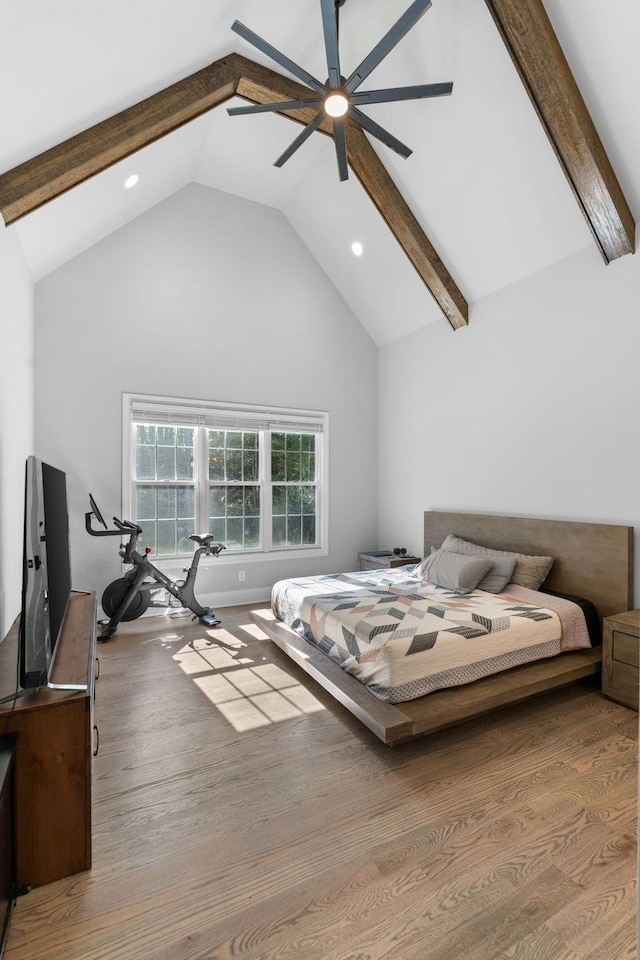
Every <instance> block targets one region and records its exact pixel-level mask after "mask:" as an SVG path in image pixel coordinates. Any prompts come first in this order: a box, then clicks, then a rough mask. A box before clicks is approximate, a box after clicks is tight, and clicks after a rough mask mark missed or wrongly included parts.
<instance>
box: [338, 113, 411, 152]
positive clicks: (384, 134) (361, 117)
mask: <svg viewBox="0 0 640 960" xmlns="http://www.w3.org/2000/svg"><path fill="white" fill-rule="evenodd" d="M348 115H349V116H350V117H351V119H352V120H355V122H356V123H358V124H359V125H360V126H361V127H362V129H363V130H366V131H367V133H370V134H371V136H372V137H376V139H378V140H380V141H381V142H382V143H384V144H385V146H387V147H390V148H391V149H392V150H395V152H396V153H399V154H400V156H401V157H404V158H405V159H406V158H407V157H410V156H411V154H412V153H413V150H410V149H409V147H407V146H406V145H405V144H404V143H402V141H401V140H398V139H397V138H396V137H394V136H393V134H391V133H389V131H388V130H385V129H384V127H381V126H380V124H378V123H376V122H375V120H372V119H371V117H368V116H367V115H366V113H362V111H361V110H358V108H357V107H349V112H348Z"/></svg>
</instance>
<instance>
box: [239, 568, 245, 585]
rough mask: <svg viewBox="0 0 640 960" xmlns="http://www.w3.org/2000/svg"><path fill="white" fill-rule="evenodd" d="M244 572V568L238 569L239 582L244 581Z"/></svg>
mask: <svg viewBox="0 0 640 960" xmlns="http://www.w3.org/2000/svg"><path fill="white" fill-rule="evenodd" d="M244 578H245V572H244V570H238V580H239V581H240V583H244Z"/></svg>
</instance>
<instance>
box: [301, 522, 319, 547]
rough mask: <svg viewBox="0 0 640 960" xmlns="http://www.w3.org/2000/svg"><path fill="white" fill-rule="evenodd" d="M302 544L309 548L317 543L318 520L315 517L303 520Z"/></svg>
mask: <svg viewBox="0 0 640 960" xmlns="http://www.w3.org/2000/svg"><path fill="white" fill-rule="evenodd" d="M302 542H303V543H304V544H305V546H309V545H311V544H314V543H315V542H316V518H315V517H303V518H302Z"/></svg>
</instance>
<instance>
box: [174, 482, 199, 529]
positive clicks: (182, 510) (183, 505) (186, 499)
mask: <svg viewBox="0 0 640 960" xmlns="http://www.w3.org/2000/svg"><path fill="white" fill-rule="evenodd" d="M176 516H177V517H184V518H185V519H186V518H188V519H190V520H193V521H194V522H195V518H196V497H195V489H194V488H193V487H176ZM193 532H194V530H193V529H192V530H191V533H193Z"/></svg>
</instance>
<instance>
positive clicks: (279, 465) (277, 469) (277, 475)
mask: <svg viewBox="0 0 640 960" xmlns="http://www.w3.org/2000/svg"><path fill="white" fill-rule="evenodd" d="M271 479H272V480H274V481H276V482H277V481H278V480H286V479H287V472H286V459H285V454H284V453H276V452H274V450H273V448H272V450H271Z"/></svg>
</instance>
